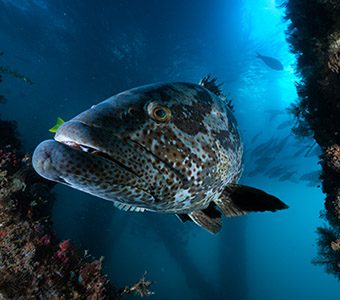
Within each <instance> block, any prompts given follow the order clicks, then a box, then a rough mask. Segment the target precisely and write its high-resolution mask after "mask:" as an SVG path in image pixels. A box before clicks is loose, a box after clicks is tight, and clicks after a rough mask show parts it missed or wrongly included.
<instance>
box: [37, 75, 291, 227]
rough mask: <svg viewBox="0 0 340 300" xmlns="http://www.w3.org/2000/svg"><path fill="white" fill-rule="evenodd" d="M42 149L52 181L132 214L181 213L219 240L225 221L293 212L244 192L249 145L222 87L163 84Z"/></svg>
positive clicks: (93, 115) (92, 112) (41, 167)
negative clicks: (242, 180) (245, 146)
mask: <svg viewBox="0 0 340 300" xmlns="http://www.w3.org/2000/svg"><path fill="white" fill-rule="evenodd" d="M51 131H56V134H55V137H54V139H53V140H46V141H43V142H42V143H40V145H38V146H37V148H36V149H35V151H34V154H33V158H32V163H33V167H34V169H35V170H36V171H37V172H38V173H39V174H40V175H41V176H42V177H45V178H47V179H49V180H53V181H56V182H59V183H63V184H66V185H68V186H70V187H73V188H75V189H78V190H81V191H84V192H87V193H89V194H92V195H95V196H97V197H100V198H103V199H106V200H110V201H112V202H113V204H114V205H115V206H116V207H117V208H119V209H122V210H126V211H136V212H142V211H145V210H147V211H154V212H160V213H172V214H176V215H177V217H178V218H179V219H180V220H181V221H183V222H185V221H193V222H194V223H196V224H197V225H199V226H202V227H203V228H205V229H207V230H208V231H210V232H212V233H217V232H218V231H219V230H220V229H221V227H222V214H223V215H225V216H240V215H244V214H246V213H248V212H251V211H273V212H274V211H277V210H281V209H285V208H287V207H288V206H287V205H286V204H284V203H283V202H282V201H281V200H279V199H278V198H276V197H274V196H272V195H269V194H267V193H265V192H263V191H261V190H259V189H256V188H252V187H248V186H243V185H239V184H237V182H238V180H239V178H240V176H241V173H242V156H243V144H242V142H241V138H240V134H239V129H238V125H237V121H236V119H235V117H234V115H233V113H232V107H231V106H230V105H229V103H228V101H226V99H224V97H223V95H222V94H221V90H220V89H219V85H216V80H214V79H212V78H210V77H206V78H205V79H204V80H202V81H201V82H200V84H193V83H185V82H175V83H156V84H150V85H147V86H142V87H139V88H134V89H131V90H128V91H125V92H122V93H119V94H117V95H115V96H113V97H111V98H109V99H107V100H106V101H103V102H101V103H99V104H97V105H94V106H92V107H91V108H90V109H88V110H86V111H84V112H82V113H81V114H79V115H78V116H76V117H74V118H73V119H71V120H69V121H67V122H63V120H62V119H60V118H59V119H58V120H57V124H56V125H55V126H54V127H53V128H51Z"/></svg>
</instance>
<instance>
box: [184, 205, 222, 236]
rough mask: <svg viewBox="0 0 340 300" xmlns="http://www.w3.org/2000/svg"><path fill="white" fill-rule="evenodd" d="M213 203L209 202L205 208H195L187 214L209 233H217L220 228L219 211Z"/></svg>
mask: <svg viewBox="0 0 340 300" xmlns="http://www.w3.org/2000/svg"><path fill="white" fill-rule="evenodd" d="M214 206H215V205H214V204H213V203H210V205H209V206H208V207H207V208H206V209H202V210H196V211H193V212H192V213H190V214H189V217H190V218H191V220H192V221H194V222H195V223H196V224H197V225H199V226H201V227H203V228H204V229H206V230H208V231H209V232H211V233H217V232H219V231H220V230H221V227H222V219H221V213H220V212H219V211H218V210H216V209H215V207H214Z"/></svg>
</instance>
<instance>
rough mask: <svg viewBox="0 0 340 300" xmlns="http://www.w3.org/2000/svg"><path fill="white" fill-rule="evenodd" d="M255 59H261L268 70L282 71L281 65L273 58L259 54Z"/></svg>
mask: <svg viewBox="0 0 340 300" xmlns="http://www.w3.org/2000/svg"><path fill="white" fill-rule="evenodd" d="M256 57H257V58H259V59H261V60H262V61H263V62H264V63H265V64H266V65H267V66H268V67H269V68H271V69H273V70H276V71H282V70H283V65H282V63H281V62H280V61H279V60H278V59H276V58H274V57H270V56H265V55H261V54H259V53H257V54H256Z"/></svg>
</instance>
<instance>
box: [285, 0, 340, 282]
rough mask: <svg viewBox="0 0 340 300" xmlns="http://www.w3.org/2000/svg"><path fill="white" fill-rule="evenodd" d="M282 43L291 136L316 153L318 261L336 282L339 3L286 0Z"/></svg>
mask: <svg viewBox="0 0 340 300" xmlns="http://www.w3.org/2000/svg"><path fill="white" fill-rule="evenodd" d="M285 7H286V19H287V20H289V21H290V25H289V29H288V32H287V34H288V41H289V42H290V44H291V50H292V52H293V53H295V54H296V57H297V71H298V73H299V75H300V77H301V78H302V79H301V81H300V82H299V83H298V84H297V91H298V95H299V100H298V101H297V103H295V104H294V105H293V106H292V107H291V112H292V113H293V114H294V116H295V117H296V120H297V125H296V127H295V128H293V132H294V133H296V134H298V135H302V136H306V135H311V136H313V137H314V139H315V140H316V142H317V143H318V144H319V146H320V147H321V149H322V152H323V154H322V155H321V156H320V164H321V166H322V175H321V178H322V189H323V191H324V193H325V194H326V199H325V209H326V211H325V214H324V215H325V219H326V220H327V221H328V225H329V228H319V230H318V233H319V241H318V245H319V259H316V261H317V263H319V264H324V265H325V266H326V270H327V271H328V272H330V273H332V274H334V275H335V276H336V277H337V278H339V280H340V256H339V254H340V252H339V248H338V245H339V238H340V172H339V170H340V168H339V166H340V96H339V95H340V77H339V76H340V19H339V16H340V0H290V1H287V2H286V4H285Z"/></svg>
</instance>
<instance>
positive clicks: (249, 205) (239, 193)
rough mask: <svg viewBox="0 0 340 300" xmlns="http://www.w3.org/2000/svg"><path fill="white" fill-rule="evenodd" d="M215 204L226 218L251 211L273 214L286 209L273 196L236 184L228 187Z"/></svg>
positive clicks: (285, 206)
mask: <svg viewBox="0 0 340 300" xmlns="http://www.w3.org/2000/svg"><path fill="white" fill-rule="evenodd" d="M215 203H216V205H217V206H218V207H219V208H220V209H221V211H222V212H223V214H224V215H226V216H239V215H244V214H246V213H248V212H253V211H272V212H275V211H277V210H281V209H286V208H288V206H287V205H286V204H284V203H283V202H282V201H281V200H280V199H278V198H276V197H275V196H272V195H270V194H267V193H266V192H264V191H262V190H259V189H256V188H253V187H249V186H245V185H237V184H232V185H229V186H228V187H227V188H226V189H225V190H224V191H223V192H222V194H221V196H220V198H219V200H217V201H215Z"/></svg>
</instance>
